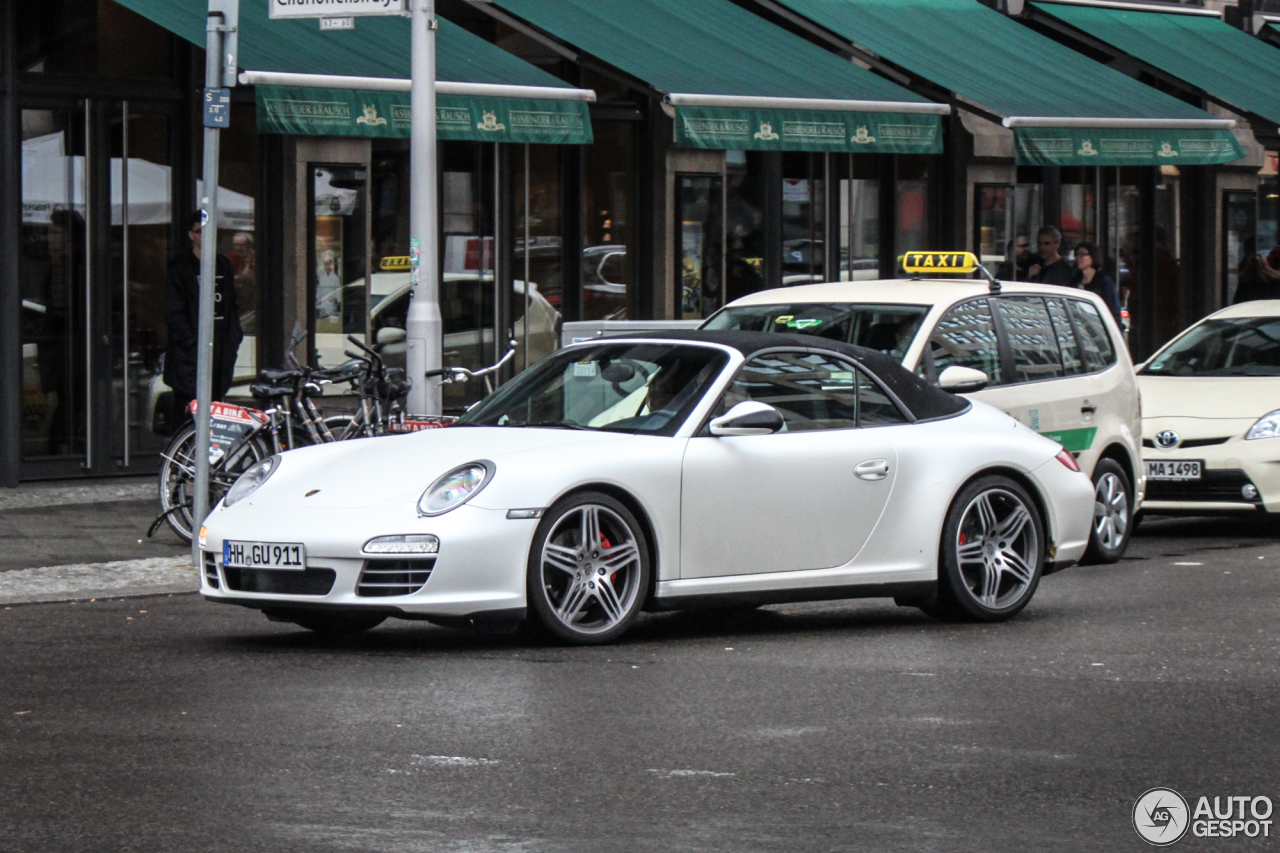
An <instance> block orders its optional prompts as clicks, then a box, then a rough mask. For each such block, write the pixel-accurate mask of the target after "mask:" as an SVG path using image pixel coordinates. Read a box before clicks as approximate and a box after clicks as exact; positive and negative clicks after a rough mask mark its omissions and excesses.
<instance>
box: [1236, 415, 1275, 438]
mask: <svg viewBox="0 0 1280 853" xmlns="http://www.w3.org/2000/svg"><path fill="white" fill-rule="evenodd" d="M1277 436H1280V409H1276V410H1275V411H1274V412H1267V413H1266V414H1265V415H1263V416H1262V417H1260V418H1258V422H1257V423H1256V424H1254V425H1253V426H1251V427H1249V431H1248V432H1246V433H1245V434H1244V437H1245V440H1246V441H1247V440H1249V439H1251V438H1276V437H1277Z"/></svg>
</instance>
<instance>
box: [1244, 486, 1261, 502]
mask: <svg viewBox="0 0 1280 853" xmlns="http://www.w3.org/2000/svg"><path fill="white" fill-rule="evenodd" d="M1240 494H1242V495H1244V499H1245V500H1247V501H1251V500H1253V499H1254V498H1256V497H1257V496H1258V487H1257V486H1255V485H1254V484H1253V483H1245V484H1244V485H1243V486H1241V487H1240Z"/></svg>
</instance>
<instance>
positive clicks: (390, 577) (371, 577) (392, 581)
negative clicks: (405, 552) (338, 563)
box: [356, 559, 436, 598]
mask: <svg viewBox="0 0 1280 853" xmlns="http://www.w3.org/2000/svg"><path fill="white" fill-rule="evenodd" d="M435 564H436V561H435V560H434V559H429V560H367V561H366V562H365V564H364V571H362V572H360V580H359V581H357V582H356V595H359V596H364V597H366V598H385V597H387V596H390V595H411V594H413V593H415V592H417V591H418V590H420V589H422V585H423V584H425V583H426V582H427V578H429V577H431V569H432V567H433V566H435Z"/></svg>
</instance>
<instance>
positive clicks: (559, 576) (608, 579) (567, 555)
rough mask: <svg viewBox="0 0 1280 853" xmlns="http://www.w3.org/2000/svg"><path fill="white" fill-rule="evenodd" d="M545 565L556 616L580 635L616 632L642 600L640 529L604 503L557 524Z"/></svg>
mask: <svg viewBox="0 0 1280 853" xmlns="http://www.w3.org/2000/svg"><path fill="white" fill-rule="evenodd" d="M539 567H540V582H541V584H542V587H543V590H544V591H545V593H546V600H547V603H548V604H549V605H550V608H551V612H552V614H553V615H554V618H555V619H556V620H557V621H559V622H560V623H561V624H562V625H564V626H565V627H566V628H568V629H569V630H571V631H572V632H574V633H575V634H583V635H596V634H604V633H606V632H608V631H611V630H612V629H613V628H615V627H616V626H617V625H618V624H620V623H621V622H623V621H624V620H626V619H627V617H628V616H630V614H631V613H632V611H633V610H634V609H635V607H636V603H637V600H638V599H639V597H640V593H641V583H640V582H641V578H642V576H643V570H642V566H641V554H640V544H639V541H638V539H637V536H636V534H635V531H633V530H632V529H631V526H630V525H629V524H628V523H627V522H626V521H625V520H624V519H623V518H622V516H621V515H619V514H618V513H617V512H614V511H613V510H612V509H611V508H609V507H607V506H603V505H601V504H595V503H585V504H580V505H578V506H575V507H572V508H571V509H569V510H568V511H566V512H565V513H564V514H563V515H562V516H560V518H558V519H557V520H556V522H555V525H554V526H553V527H552V529H551V532H550V534H549V535H548V536H547V538H546V540H545V542H544V544H543V546H542V553H541V555H540V557H539Z"/></svg>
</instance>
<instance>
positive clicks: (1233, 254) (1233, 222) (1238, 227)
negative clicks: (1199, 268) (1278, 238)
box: [1222, 192, 1274, 305]
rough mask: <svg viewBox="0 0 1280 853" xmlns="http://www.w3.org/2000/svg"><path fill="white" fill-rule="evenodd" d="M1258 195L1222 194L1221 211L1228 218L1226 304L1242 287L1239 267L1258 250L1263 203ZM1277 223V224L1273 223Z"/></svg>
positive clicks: (1224, 261)
mask: <svg viewBox="0 0 1280 853" xmlns="http://www.w3.org/2000/svg"><path fill="white" fill-rule="evenodd" d="M1258 202H1259V199H1258V196H1257V195H1256V194H1255V193H1252V192H1226V193H1223V195H1222V213H1223V218H1224V220H1225V226H1226V227H1225V228H1223V234H1222V240H1223V247H1222V248H1223V264H1224V266H1225V267H1226V278H1225V281H1224V287H1225V288H1226V292H1225V293H1224V294H1223V304H1224V305H1233V304H1235V301H1236V295H1237V293H1238V291H1239V287H1240V271H1241V269H1242V268H1243V267H1244V266H1245V263H1246V261H1250V260H1252V259H1253V258H1254V257H1255V256H1256V255H1257V254H1258V248H1259V245H1262V246H1265V245H1266V244H1265V243H1262V244H1259V241H1258V238H1257V236H1256V235H1257V233H1258V231H1259V230H1260V228H1259V225H1261V223H1260V222H1259V220H1258V217H1257V211H1258V208H1259V207H1260V205H1259V203H1258ZM1273 227H1274V226H1273Z"/></svg>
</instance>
